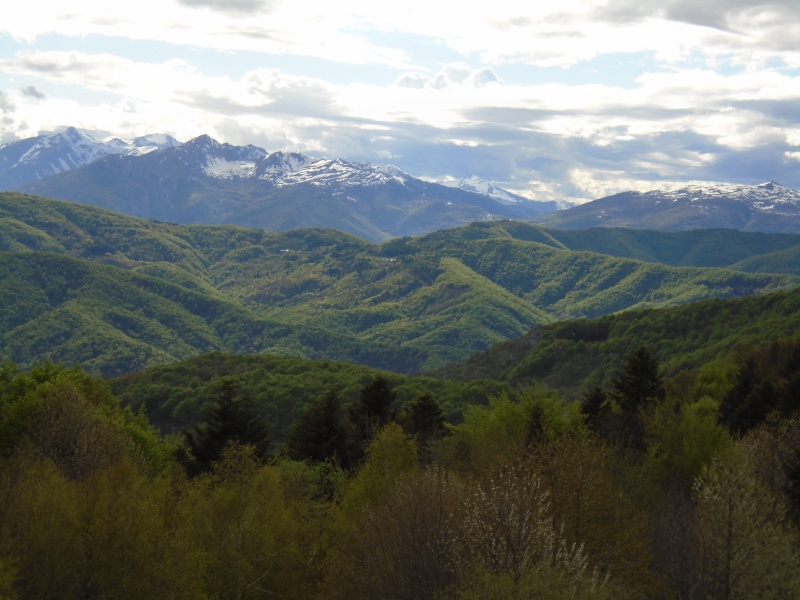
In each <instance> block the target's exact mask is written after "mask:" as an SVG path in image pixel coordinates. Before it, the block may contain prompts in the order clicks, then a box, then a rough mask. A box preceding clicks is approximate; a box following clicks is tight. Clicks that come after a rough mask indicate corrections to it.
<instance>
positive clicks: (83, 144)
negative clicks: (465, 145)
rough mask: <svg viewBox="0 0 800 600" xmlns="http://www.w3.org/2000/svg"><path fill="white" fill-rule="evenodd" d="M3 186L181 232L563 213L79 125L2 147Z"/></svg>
mask: <svg viewBox="0 0 800 600" xmlns="http://www.w3.org/2000/svg"><path fill="white" fill-rule="evenodd" d="M476 184H477V185H476ZM3 188H5V189H7V190H19V191H25V192H29V193H33V194H37V195H41V196H47V197H51V198H57V199H61V200H70V201H73V202H81V203H85V204H91V205H94V206H99V207H102V208H107V209H110V210H114V211H117V212H122V213H126V214H130V215H133V216H138V217H143V218H150V219H158V220H163V221H169V222H175V223H182V224H195V223H197V224H233V225H246V226H251V227H259V228H263V229H266V230H270V231H285V230H289V229H297V228H302V227H332V228H335V229H339V230H341V231H346V232H348V233H353V234H355V235H358V236H360V237H363V238H365V239H367V240H369V241H373V242H379V241H383V240H386V239H389V238H392V237H402V236H411V235H419V234H422V233H427V232H430V231H436V230H439V229H446V228H449V227H455V226H459V225H464V224H467V223H471V222H473V221H489V220H498V219H528V218H531V217H534V216H537V215H541V214H544V213H546V212H550V211H554V210H557V209H558V208H559V206H560V205H559V204H558V203H556V202H534V201H531V200H528V199H525V198H522V197H521V196H516V195H514V194H511V193H509V192H506V191H504V190H501V189H500V188H497V187H496V186H493V185H491V184H489V183H488V182H483V181H482V180H479V179H477V178H471V179H469V180H466V181H465V182H463V183H462V185H461V186H460V187H459V186H456V187H450V186H445V185H441V184H438V183H433V182H429V181H423V180H422V179H418V178H416V177H413V176H411V175H409V174H408V173H405V172H403V171H402V170H400V169H398V168H397V167H394V166H392V165H375V164H372V163H355V162H347V161H344V160H341V159H319V158H314V157H311V156H308V155H304V154H300V153H294V152H288V153H286V152H273V153H269V152H267V151H266V150H264V149H262V148H258V147H256V146H252V145H249V146H232V145H229V144H221V143H219V142H217V141H216V140H214V139H212V138H211V137H209V136H207V135H203V136H200V137H197V138H195V139H193V140H190V141H189V142H186V143H184V144H178V143H177V142H176V141H175V140H174V139H172V138H167V137H164V136H160V137H158V136H147V137H145V138H138V139H137V140H134V141H133V142H130V143H126V142H122V141H121V140H118V139H112V140H109V141H107V142H100V141H98V140H95V139H94V138H92V137H91V136H88V135H87V134H85V133H82V132H80V131H78V130H76V129H74V128H73V129H69V130H67V131H65V132H63V133H60V134H56V135H53V136H43V137H38V138H32V139H30V140H22V141H20V142H15V143H13V144H8V145H6V146H3V147H0V189H3Z"/></svg>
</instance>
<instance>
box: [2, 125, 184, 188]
mask: <svg viewBox="0 0 800 600" xmlns="http://www.w3.org/2000/svg"><path fill="white" fill-rule="evenodd" d="M178 144H179V142H178V141H177V140H176V139H175V138H173V137H170V136H168V135H147V136H142V137H138V138H136V139H134V140H132V141H125V140H121V139H119V138H109V139H107V140H98V139H96V138H94V137H92V136H91V135H89V134H88V133H86V132H83V131H80V130H78V129H76V128H74V127H70V128H68V129H65V130H64V131H61V132H59V133H54V134H51V135H40V136H37V137H34V138H28V139H25V140H20V141H17V142H11V143H9V144H4V145H2V146H0V189H16V188H19V187H21V186H24V185H26V184H28V183H31V182H33V181H37V180H39V179H45V178H46V177H50V176H52V175H56V174H58V173H63V172H64V171H71V170H73V169H77V168H80V167H82V166H84V165H87V164H89V163H91V162H93V161H95V160H97V159H99V158H102V157H104V156H108V155H109V154H130V155H141V154H146V153H148V152H153V151H155V150H159V149H161V148H168V147H172V146H177V145H178Z"/></svg>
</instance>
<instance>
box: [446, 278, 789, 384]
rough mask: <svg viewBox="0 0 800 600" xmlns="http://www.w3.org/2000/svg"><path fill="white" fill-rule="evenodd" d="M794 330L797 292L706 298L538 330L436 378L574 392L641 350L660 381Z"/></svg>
mask: <svg viewBox="0 0 800 600" xmlns="http://www.w3.org/2000/svg"><path fill="white" fill-rule="evenodd" d="M798 331H800V290H792V291H790V292H777V293H774V294H767V295H763V296H757V297H752V298H737V299H728V300H719V299H713V300H705V301H703V302H697V303H693V304H687V305H684V306H677V307H673V308H668V309H652V310H644V311H627V312H624V313H620V314H615V315H608V316H604V317H601V318H598V319H592V320H587V319H577V320H572V321H564V322H560V323H555V324H553V325H547V326H543V327H539V328H536V329H534V330H532V331H531V332H529V333H528V334H526V335H525V336H523V337H522V338H519V339H517V340H513V341H509V342H504V343H501V344H498V345H496V346H493V347H492V348H491V349H490V350H488V351H487V352H481V353H478V354H475V355H474V356H472V357H471V358H470V359H469V360H468V361H466V362H464V363H462V364H460V365H453V366H450V367H446V368H444V369H441V370H439V371H437V372H436V375H437V376H443V377H448V378H452V379H454V380H458V381H470V380H473V379H479V378H482V377H494V378H496V379H497V380H499V381H502V382H505V383H507V384H510V385H520V384H524V383H529V382H531V381H532V380H534V379H535V380H539V381H543V382H544V383H546V384H547V385H549V386H552V387H554V388H558V389H560V390H561V391H563V392H566V393H569V394H571V395H577V394H579V393H580V392H582V391H585V390H587V389H588V388H589V387H591V386H592V385H595V384H597V385H608V383H609V381H610V379H611V377H612V376H613V374H614V372H615V370H617V369H618V368H619V366H620V365H621V364H622V361H623V357H625V356H627V355H630V354H631V353H632V352H633V351H635V350H636V348H637V347H639V346H640V345H645V346H647V348H648V349H650V351H651V352H652V353H653V354H654V355H655V356H656V357H657V358H658V359H659V361H660V365H661V368H662V370H663V372H664V374H665V375H666V376H674V375H676V374H678V373H679V372H681V371H683V370H698V369H700V368H701V367H703V366H704V365H707V364H710V363H714V362H715V361H728V362H730V361H731V360H733V361H735V359H737V358H738V355H739V354H740V353H744V352H746V351H750V350H751V349H752V348H758V347H763V346H766V345H769V344H770V343H772V342H774V341H776V340H780V339H782V338H785V337H790V336H793V335H796V334H797V332H798Z"/></svg>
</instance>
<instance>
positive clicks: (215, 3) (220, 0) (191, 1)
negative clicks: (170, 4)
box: [178, 0, 273, 15]
mask: <svg viewBox="0 0 800 600" xmlns="http://www.w3.org/2000/svg"><path fill="white" fill-rule="evenodd" d="M178 1H179V3H180V4H183V5H184V6H189V7H192V8H208V9H211V10H213V11H218V12H222V13H233V14H235V15H253V14H259V13H265V12H271V10H272V8H273V2H271V1H269V0H178Z"/></svg>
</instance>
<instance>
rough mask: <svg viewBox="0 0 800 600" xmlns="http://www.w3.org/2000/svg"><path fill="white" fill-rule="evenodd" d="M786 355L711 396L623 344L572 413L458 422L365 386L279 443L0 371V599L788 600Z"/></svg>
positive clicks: (548, 407) (783, 351)
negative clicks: (177, 423)
mask: <svg viewBox="0 0 800 600" xmlns="http://www.w3.org/2000/svg"><path fill="white" fill-rule="evenodd" d="M798 348H800V344H797V343H792V342H791V341H784V342H782V343H781V344H777V345H774V346H773V347H771V348H769V349H765V350H763V351H761V352H757V353H752V354H751V355H749V356H747V357H743V360H742V361H741V362H740V363H739V365H738V367H737V369H735V370H734V371H733V374H732V375H731V376H730V381H728V379H725V378H724V377H722V376H721V375H720V376H718V377H717V378H716V379H715V378H714V377H711V376H710V375H709V373H708V372H705V373H704V372H695V373H684V374H683V375H681V376H680V377H675V378H671V379H669V380H665V379H664V377H663V376H662V374H661V370H660V367H659V364H658V362H657V361H656V360H655V359H654V357H653V354H652V353H651V352H650V351H649V350H648V348H646V347H641V348H639V349H638V350H636V351H635V352H633V353H631V354H630V355H628V356H627V357H625V359H624V361H622V363H621V365H620V366H619V369H618V370H617V371H616V372H615V373H614V375H613V377H612V378H611V384H610V385H609V386H608V387H607V388H601V387H597V388H594V389H591V390H589V391H588V392H587V393H586V394H585V395H584V397H583V399H582V400H581V401H579V402H574V401H569V400H567V399H565V398H564V397H563V396H561V395H560V394H559V393H557V392H555V391H553V390H550V389H548V388H546V387H544V386H543V385H540V384H537V385H533V386H530V387H525V388H519V389H517V390H515V391H503V392H501V393H497V394H495V395H493V396H492V397H491V398H490V399H489V401H488V403H486V404H472V405H470V406H469V407H467V409H466V411H465V413H464V415H463V420H462V421H461V422H459V423H449V422H447V421H446V419H445V417H444V414H443V412H442V410H441V407H439V405H438V402H437V399H436V398H435V397H434V396H433V395H432V394H430V393H424V392H423V393H420V394H419V395H418V396H417V397H416V398H415V399H413V400H412V401H410V402H408V403H406V404H405V405H403V406H399V405H398V403H397V397H396V392H395V390H394V389H393V388H392V386H391V384H390V383H389V381H388V380H387V379H385V378H384V377H382V376H376V377H374V378H373V379H372V380H370V381H369V382H367V383H366V384H365V385H363V387H362V388H361V390H360V393H359V396H358V399H357V400H356V401H354V402H351V403H349V404H347V405H343V403H342V402H341V399H340V397H339V392H338V391H337V390H336V389H335V388H332V389H329V390H328V391H327V392H326V393H324V394H321V395H320V396H319V398H317V399H315V400H314V401H313V402H312V403H311V404H309V405H308V406H307V408H306V409H305V410H304V412H303V414H302V416H301V418H299V419H298V420H297V422H296V423H295V424H294V426H293V427H292V429H291V432H290V434H289V436H288V437H287V438H286V440H285V442H283V443H281V444H280V445H277V444H275V443H272V442H271V440H270V437H271V436H270V428H269V423H268V421H267V420H266V419H264V417H263V416H262V415H260V413H259V411H258V407H257V406H256V405H255V403H254V401H253V399H252V398H250V397H248V394H247V390H246V389H241V388H239V387H237V384H236V380H234V379H231V378H220V380H219V381H218V386H217V397H216V399H215V403H214V406H213V408H212V410H211V411H210V412H209V413H208V417H207V419H206V420H205V422H203V423H200V424H198V425H197V426H195V427H191V428H189V429H187V430H186V431H184V432H182V433H180V434H177V435H171V436H161V435H160V434H159V433H158V432H157V431H156V430H155V429H154V428H153V427H152V426H151V425H150V424H149V422H148V420H147V418H146V415H145V414H144V413H143V412H142V411H139V412H138V413H134V412H133V411H132V410H131V409H130V408H124V407H122V406H120V403H119V401H118V399H117V398H116V397H115V396H114V394H113V393H111V391H110V387H109V385H108V383H107V382H106V381H105V380H103V379H100V378H95V377H92V376H89V375H87V374H85V373H84V372H82V371H81V370H80V369H76V368H66V367H63V366H60V365H53V364H51V363H43V364H40V365H37V366H36V367H34V368H33V369H31V370H30V371H23V370H21V369H19V368H18V367H16V366H15V365H13V364H11V363H5V364H3V365H2V366H1V367H0V597H4V598H154V597H157V598H231V599H234V598H236V599H240V598H266V597H276V596H277V597H287V598H398V599H400V598H457V599H459V598H463V599H471V598H475V599H477V598H508V599H512V598H513V599H516V598H642V597H648V598H686V599H689V598H727V599H733V598H791V597H796V596H797V595H798V594H800V569H798V566H800V562H799V560H800V559H799V558H798V545H799V544H800V533H798V523H800V492H798V490H800V419H798V417H797V412H796V409H797V407H796V405H795V404H794V403H793V402H792V398H794V397H795V396H793V390H794V389H795V388H794V386H795V381H796V379H797V373H798V371H800V368H798V367H800V361H797V360H796V357H797V356H800V353H798ZM721 379H724V380H725V381H728V383H726V384H724V385H723V384H722V383H720V381H721ZM767 382H771V385H772V386H773V387H772V388H770V389H771V392H770V391H769V390H767V388H766V387H765V386H767ZM768 392H769V393H768ZM759 398H760V399H764V398H768V399H770V402H771V404H769V406H766V407H763V406H762V405H761V404H760V403H759V402H758V401H757V399H759ZM754 407H759V409H758V410H755V408H754Z"/></svg>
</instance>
